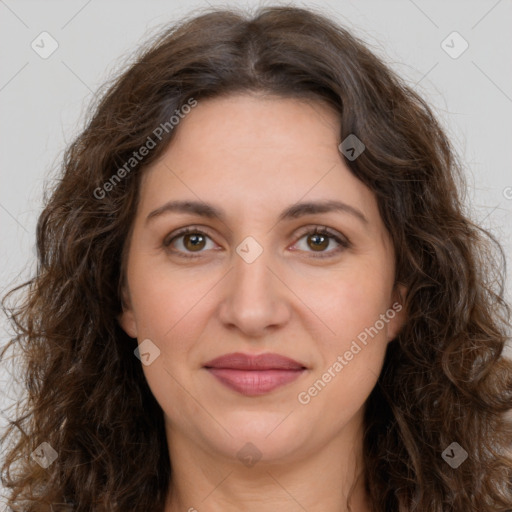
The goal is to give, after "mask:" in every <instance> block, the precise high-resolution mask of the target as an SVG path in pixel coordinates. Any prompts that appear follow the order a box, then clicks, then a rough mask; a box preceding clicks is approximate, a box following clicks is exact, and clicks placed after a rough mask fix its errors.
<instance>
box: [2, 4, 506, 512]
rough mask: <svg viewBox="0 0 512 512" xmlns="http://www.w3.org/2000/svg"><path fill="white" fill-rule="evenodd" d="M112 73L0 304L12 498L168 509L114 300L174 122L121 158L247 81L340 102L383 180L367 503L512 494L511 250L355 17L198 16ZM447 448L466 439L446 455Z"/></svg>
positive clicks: (461, 506)
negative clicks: (12, 357) (354, 25)
mask: <svg viewBox="0 0 512 512" xmlns="http://www.w3.org/2000/svg"><path fill="white" fill-rule="evenodd" d="M107 85H108V87H105V89H104V90H103V91H102V93H101V94H100V95H98V96H97V98H96V100H95V104H94V105H93V107H94V108H93V109H92V110H91V112H92V113H91V115H90V117H89V118H88V119H87V121H86V127H85V128H84V130H83V132H82V133H81V134H80V135H79V136H78V138H76V140H75V141H74V142H73V143H72V144H71V145H70V146H69V147H68V149H67V150H66V153H65V156H64V161H63V166H62V174H61V177H60V179H59V180H58V181H57V183H54V184H53V185H52V189H51V190H50V192H49V194H48V196H47V198H46V200H45V208H44V210H43V212H42V213H41V215H40V217H39V220H38V224H37V250H38V267H37V271H36V274H35V277H33V278H32V279H31V280H29V281H28V282H26V283H24V284H22V285H20V286H17V287H15V288H14V289H13V290H11V291H10V292H9V293H8V294H7V295H6V296H5V297H4V299H3V302H2V304H3V308H4V311H5V312H6V314H7V315H8V316H9V318H10V320H11V321H12V325H13V326H14V328H15V337H13V339H11V340H10V342H9V343H8V344H7V345H6V346H5V347H4V350H3V352H2V359H5V356H6V354H7V352H8V350H9V349H12V350H14V351H15V354H18V355H19V362H17V363H16V364H17V366H16V368H17V371H21V372H23V373H21V375H22V376H23V381H24V384H25V386H26V391H27V397H26V398H27V399H26V400H25V401H24V402H20V403H18V404H17V409H16V413H15V417H13V418H12V420H11V422H10V425H9V426H8V428H7V429H6V431H5V433H4V436H3V442H4V443H7V441H10V445H9V449H8V450H7V444H4V446H5V447H6V448H4V453H5V455H4V456H5V460H4V463H3V467H2V481H3V485H4V488H5V489H6V490H8V492H9V501H8V505H9V506H10V507H11V508H12V510H14V511H21V510H23V511H25V512H26V511H50V510H53V511H57V510H69V509H70V508H66V507H71V509H72V510H74V511H77V512H81V511H87V512H90V511H98V512H103V511H112V512H114V511H115V512H118V511H122V512H126V511H127V510H131V511H141V512H142V511H143V512H147V511H148V510H151V511H158V510H163V507H164V501H165V498H166V496H167V493H168V491H169V488H170V487H169V486H170V482H171V479H172V472H171V464H170V460H169V455H168V450H167V442H166V436H165V431H164V423H163V413H162V410H161V408H160V406H159V405H158V403H157V402H156V400H155V398H154V397H153V395H152V393H151V391H150V389H149V387H148V385H147V382H146V380H145V377H144V374H143V371H142V367H141V364H140V361H139V360H138V359H137V358H136V357H135V356H134V349H135V348H136V347H137V342H136V340H135V339H132V338H130V337H128V336H127V335H126V334H125V332H124V331H123V330H122V329H121V328H120V326H119V324H118V321H117V318H118V315H119V314H120V312H121V311H122V304H121V294H120V290H121V287H122V284H123V279H124V263H123V262H124V260H125V256H126V247H127V242H128V240H129V237H130V232H131V227H132V225H133V217H134V212H135V211H136V206H137V201H138V191H139V183H140V178H141V175H142V173H143V171H144V169H145V168H146V167H147V166H149V165H150V164H151V163H152V162H154V161H155V159H157V158H158V157H159V156H161V155H162V152H163V151H165V149H166V147H167V146H168V143H169V141H170V140H171V139H172V137H173V135H174V133H175V131H176V129H179V128H176V129H174V130H173V129H168V130H162V129H160V132H162V133H161V134H160V138H161V140H160V138H159V139H158V143H157V144H156V147H154V148H153V149H151V151H149V153H148V154H147V155H146V156H145V157H144V158H141V159H140V161H139V160H137V163H136V164H134V165H133V166H131V167H130V168H127V167H126V162H128V161H130V158H133V154H134V151H137V150H139V149H140V148H141V147H142V146H143V145H145V144H147V142H148V140H149V139H148V137H150V138H152V139H156V137H155V129H156V128H157V127H161V126H162V125H163V124H164V123H166V122H167V123H168V121H169V119H170V118H171V116H172V115H173V114H175V113H176V111H180V109H181V108H182V107H183V105H185V104H186V103H187V102H189V101H190V99H191V98H194V99H195V100H196V101H198V102H200V101H201V99H203V98H212V97H218V96H220V95H226V94H230V93H233V92H244V91H248V92H250V91H263V92H267V93H270V94H274V95H278V96H281V97H296V98H306V99H313V100H319V101H324V102H326V103H327V104H329V105H330V106H331V107H332V108H334V109H335V111H336V112H339V115H340V118H341V121H342V124H341V132H340V133H339V137H340V138H339V140H340V141H343V140H344V139H345V138H346V137H347V136H348V135H349V134H357V137H358V138H359V139H360V140H361V141H363V142H364V144H365V146H366V150H365V151H364V152H363V153H362V154H361V155H360V156H359V157H358V158H357V159H355V160H349V159H347V160H346V164H347V165H348V167H349V168H350V170H351V172H352V173H353V174H354V175H355V176H356V177H357V178H358V179H360V180H361V181H362V182H363V183H364V184H365V185H367V186H368V187H369V188H370V189H371V190H372V191H373V192H374V193H375V196H376V198H377V200H378V205H379V211H380V214H381V216H382V218H383V220H384V222H385V225H386V227H387V229H388V230H389V232H390V234H391V236H392V239H393V242H394V247H395V252H396V276H397V282H399V283H403V284H404V285H405V286H406V288H407V290H408V293H407V297H406V299H405V304H404V305H405V308H406V311H407V321H406V324H405V325H404V327H403V329H402V330H401V332H400V334H399V335H398V336H397V338H396V339H395V340H393V342H392V343H390V344H389V346H388V351H387V354H386V358H385V362H384V367H383V370H382V373H381V375H380V378H379V380H378V383H377V385H376V387H375V388H374V390H373V391H372V393H371V395H370V396H369V398H368V400H367V404H366V412H365V431H364V461H365V477H366V490H367V493H368V496H369V500H370V503H371V505H372V507H373V510H374V511H375V512H384V511H385V512H388V511H389V512H396V511H400V512H406V511H407V512H409V511H413V510H414V511H416V512H441V511H454V512H470V511H475V512H491V511H493V512H498V511H502V512H503V511H510V510H512V459H511V452H510V449H511V439H512V427H511V425H510V418H508V419H507V412H508V411H510V409H511V408H512V365H511V362H510V360H508V359H506V358H504V357H502V353H503V350H504V347H505V343H506V341H507V336H508V335H509V327H510V314H511V310H510V306H509V305H507V303H506V302H505V300H504V298H503V281H504V272H503V268H504V259H503V258H504V255H503V250H502V249H501V246H500V244H499V242H498V241H497V240H496V239H495V238H494V237H493V236H492V235H491V234H490V233H489V232H488V231H486V230H484V229H483V228H482V227H479V226H478V225H476V224H475V223H473V222H472V221H471V220H470V215H469V214H468V212H467V211H466V207H465V205H464V196H463V194H464V186H465V185H464V179H463V166H462V165H461V163H460V162H459V160H458V157H457V156H456V155H455V153H454V150H453V149H452V147H451V144H450V142H449V140H448V139H447V137H446V135H445V133H444V131H443V129H442V127H441V126H440V124H439V122H438V121H437V120H436V118H435V116H434V114H433V112H432V110H431V108H429V106H428V104H427V103H426V102H425V100H423V99H422V98H421V97H420V96H419V95H418V94H417V93H416V92H415V91H414V90H412V89H411V88H410V87H408V86H407V85H406V84H405V83H404V81H403V80H402V79H400V78H399V77H397V76H396V75H395V73H394V72H392V71H391V70H390V69H389V68H388V67H387V66H386V65H385V64H384V63H383V62H382V61H381V60H380V59H379V58H377V57H376V56H375V55H374V54H373V53H372V52H371V51H370V50H369V49H368V47H367V45H366V44H364V43H363V42H361V41H360V40H359V39H357V38H356V37H354V36H353V35H352V34H351V33H349V32H348V31H347V30H345V29H344V28H342V27H340V26H338V25H337V24H335V23H333V22H331V21H330V20H328V19H327V18H326V17H325V16H324V15H322V14H321V13H319V12H317V11H314V10H311V9H301V8H293V7H266V8H262V9H260V10H259V11H257V12H256V13H253V14H251V15H248V14H247V13H244V12H239V11H237V10H210V11H208V12H201V13H199V14H197V13H195V14H194V15H193V16H192V15H190V16H189V17H188V18H186V19H184V20H182V21H181V22H180V23H179V24H177V25H175V26H173V27H171V28H166V29H165V30H164V31H163V32H161V33H160V34H159V35H158V37H157V38H153V39H152V40H151V41H149V42H148V44H147V46H143V47H142V48H141V49H140V51H139V52H138V53H137V54H136V55H135V58H134V61H133V62H131V63H129V65H128V66H127V69H125V70H123V72H121V73H119V75H118V76H117V77H116V78H115V80H114V81H113V83H108V84H107ZM167 126H168V125H167ZM160 132H158V133H160ZM132 164H133V161H132ZM123 165H124V169H125V172H120V171H119V169H122V168H123ZM132 167H133V168H132ZM114 175H116V177H115V178H114ZM107 183H110V185H108V184H107ZM21 292H23V293H21ZM13 294H14V295H13ZM18 294H20V295H21V297H18V300H16V301H15V304H14V305H6V304H7V302H8V301H7V299H8V298H9V299H13V298H14V297H17V296H18ZM454 442H456V443H458V445H452V443H454ZM41 443H48V444H49V445H50V446H51V447H52V448H53V449H54V450H55V452H56V454H57V459H56V460H55V461H53V463H52V464H50V465H49V466H48V467H46V468H44V467H42V465H41V464H38V463H37V461H36V460H34V459H35V457H31V454H32V453H33V451H34V450H36V448H38V447H40V445H41ZM450 445H451V446H452V447H451V448H450ZM454 446H455V449H456V450H458V452H457V453H463V452H462V451H461V450H465V452H467V459H466V460H465V461H464V462H463V463H462V464H461V465H460V466H458V467H456V468H455V467H453V466H454V465H453V464H449V463H448V462H447V457H446V454H448V457H453V454H454V452H453V451H450V450H453V449H454ZM40 449H41V448H39V450H40ZM447 449H448V452H446V450H447ZM443 454H444V456H443Z"/></svg>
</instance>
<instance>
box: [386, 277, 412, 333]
mask: <svg viewBox="0 0 512 512" xmlns="http://www.w3.org/2000/svg"><path fill="white" fill-rule="evenodd" d="M406 296H407V288H406V287H405V285H403V284H401V283H397V284H396V286H395V289H394V291H393V296H392V300H391V304H390V305H389V309H388V311H387V312H386V316H387V317H388V318H389V322H388V328H387V341H388V342H390V341H392V340H394V339H395V338H396V337H397V336H398V334H399V332H400V331H401V329H402V327H403V326H404V324H405V321H406V319H407V312H406V310H405V297H406Z"/></svg>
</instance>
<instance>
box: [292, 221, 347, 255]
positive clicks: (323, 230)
mask: <svg viewBox="0 0 512 512" xmlns="http://www.w3.org/2000/svg"><path fill="white" fill-rule="evenodd" d="M331 243H332V245H331ZM301 246H302V247H301ZM349 247H351V243H350V242H349V240H348V239H347V238H346V237H344V236H343V235H341V234H340V233H338V232H335V231H331V230H330V229H329V228H327V227H323V226H322V227H316V228H315V229H313V230H312V229H309V231H306V232H303V234H302V236H301V237H300V238H299V241H298V242H297V243H296V248H298V249H300V250H301V251H303V252H306V253H310V255H311V254H312V253H316V254H313V257H315V258H330V257H333V256H336V255H338V254H339V253H341V252H342V251H343V250H345V249H348V248H349Z"/></svg>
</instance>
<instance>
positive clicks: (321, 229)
mask: <svg viewBox="0 0 512 512" xmlns="http://www.w3.org/2000/svg"><path fill="white" fill-rule="evenodd" d="M187 234H202V235H204V236H206V237H208V238H210V240H212V241H213V237H212V235H211V234H210V233H209V231H208V228H205V227H202V226H198V225H192V226H187V227H183V228H180V229H178V230H176V231H173V232H172V233H170V234H169V235H167V236H166V237H165V238H164V241H163V246H164V248H165V249H167V250H168V251H169V252H172V253H173V254H178V255H179V256H182V257H184V258H197V257H200V256H201V254H202V253H203V252H206V251H199V252H197V253H193V252H189V253H184V252H182V251H177V250H171V249H169V246H170V245H171V243H172V242H173V241H174V240H176V239H178V238H180V237H182V236H185V235H187ZM313 234H321V235H327V236H328V237H329V238H331V239H332V240H334V241H335V242H336V243H337V244H339V246H340V247H338V248H337V249H334V250H331V251H324V252H322V251H320V252H318V253H316V255H315V252H314V251H306V252H307V253H309V254H312V255H313V257H314V258H317V259H318V258H320V259H321V258H331V257H334V256H335V255H337V254H339V253H340V252H342V251H343V250H346V249H348V248H350V247H352V242H351V241H350V240H349V239H348V238H347V237H346V236H345V235H343V234H342V233H340V232H338V231H336V230H334V229H331V228H329V227H327V226H323V225H318V224H317V225H310V226H305V227H304V228H303V229H302V230H300V231H299V234H297V235H296V236H295V238H296V241H295V242H294V243H293V246H295V245H296V244H297V242H299V241H300V240H301V239H302V238H303V237H304V236H305V235H313ZM214 243H215V242H214Z"/></svg>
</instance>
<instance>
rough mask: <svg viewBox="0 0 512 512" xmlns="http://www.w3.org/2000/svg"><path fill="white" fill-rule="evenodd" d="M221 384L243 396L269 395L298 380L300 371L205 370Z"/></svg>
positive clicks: (301, 371) (301, 372)
mask: <svg viewBox="0 0 512 512" xmlns="http://www.w3.org/2000/svg"><path fill="white" fill-rule="evenodd" d="M207 370H208V371H209V372H210V373H211V374H212V375H214V376H215V377H216V378H217V379H218V380H219V381H220V382H221V383H222V384H224V385H225V386H227V387H228V388H231V389H233V390H234V391H237V392H238V393H240V394H242V395H245V396H258V395H264V394H265V393H270V392H271V391H273V390H274V389H277V388H279V387H281V386H284V385H285V384H288V383H289V382H293V381H294V380H295V379H298V378H299V377H300V376H301V375H302V374H303V373H304V371H305V370H304V369H302V370H234V369H230V368H207Z"/></svg>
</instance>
